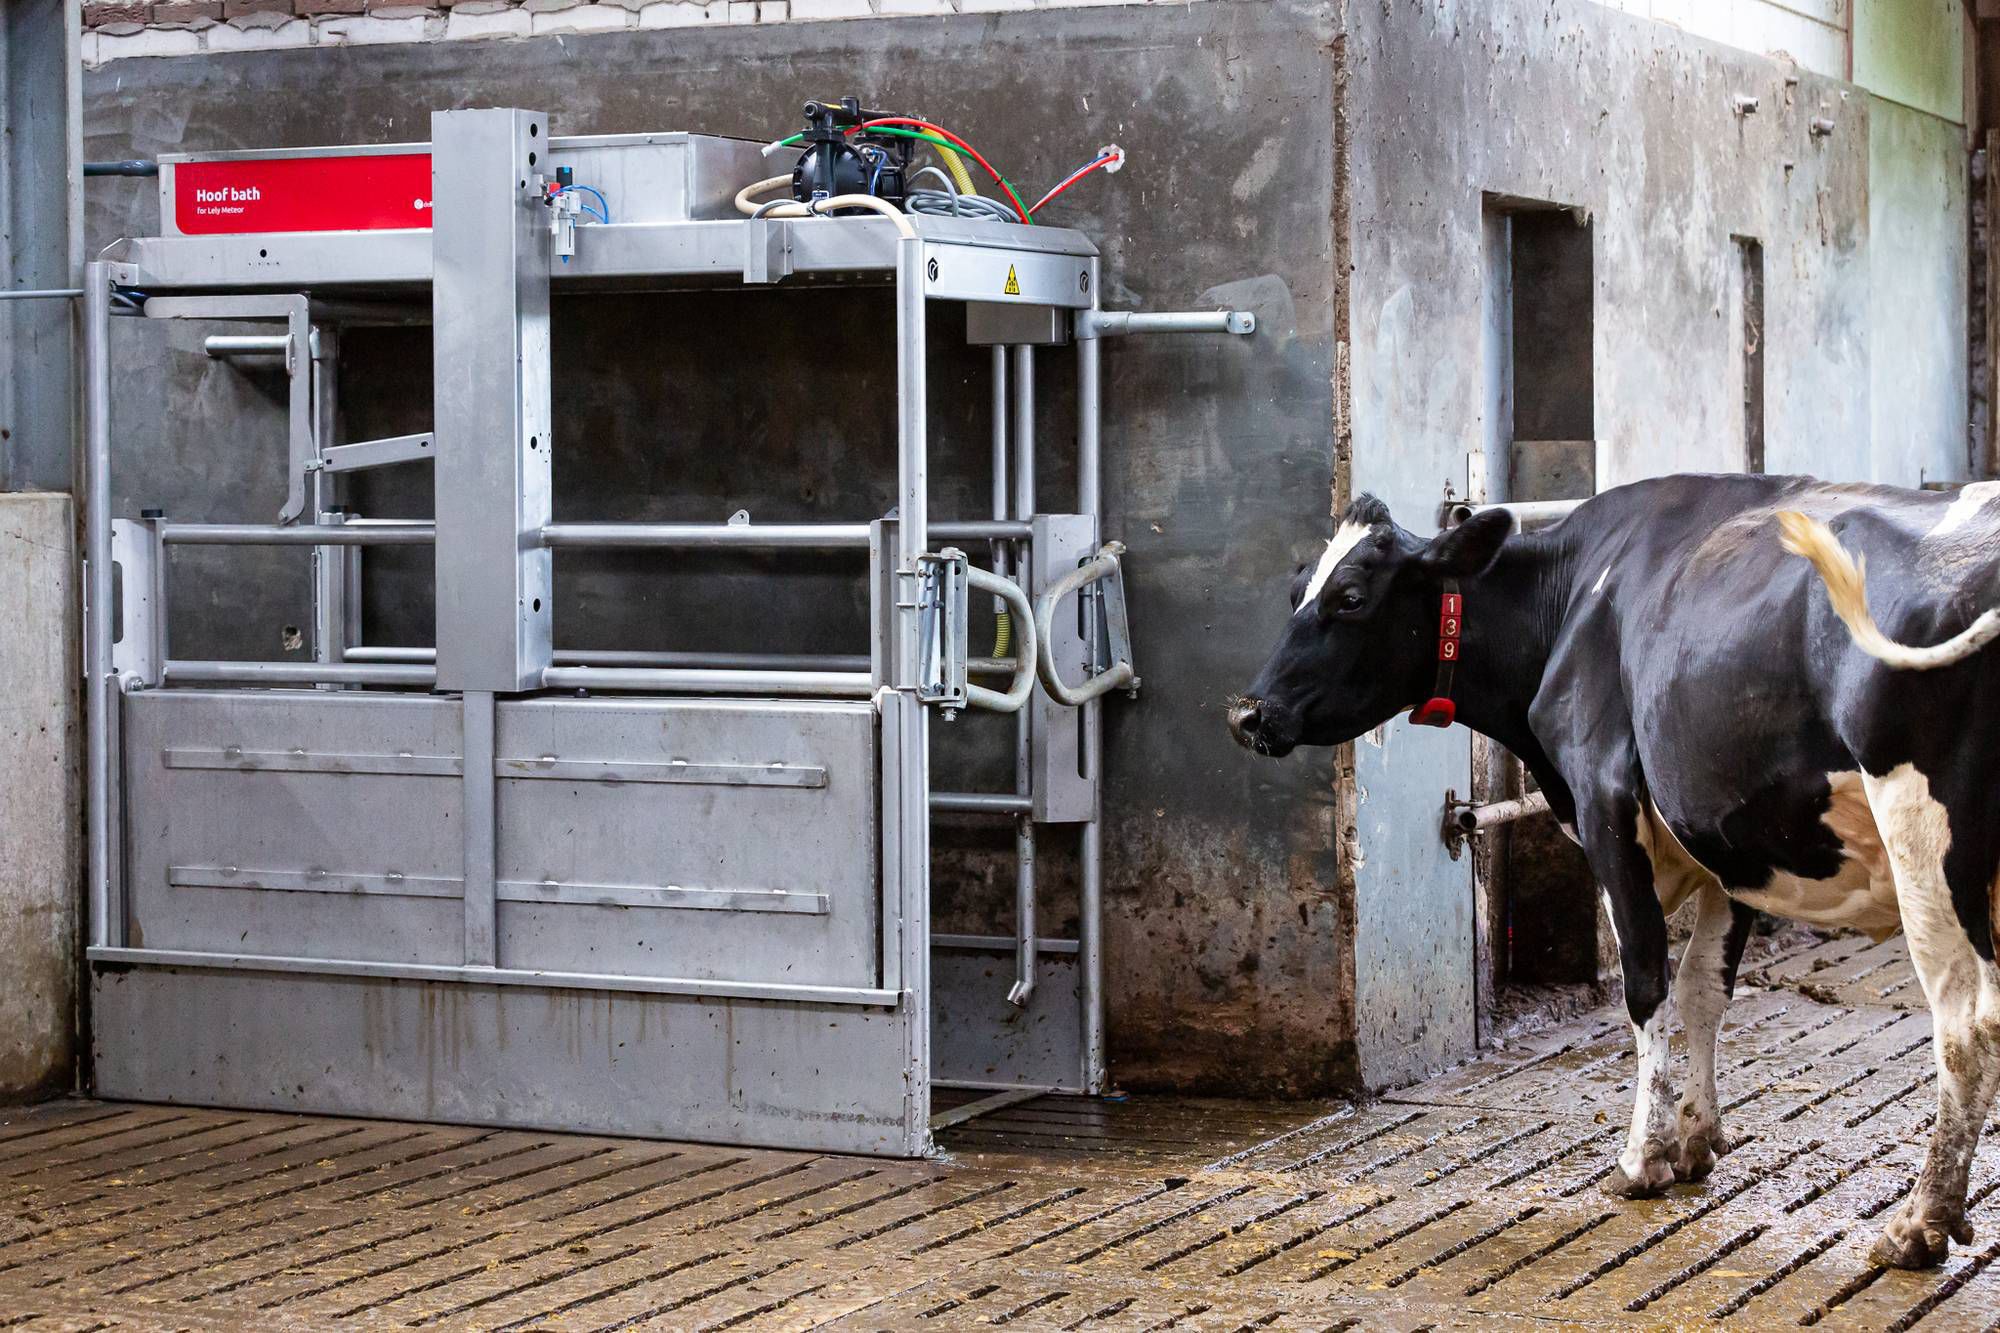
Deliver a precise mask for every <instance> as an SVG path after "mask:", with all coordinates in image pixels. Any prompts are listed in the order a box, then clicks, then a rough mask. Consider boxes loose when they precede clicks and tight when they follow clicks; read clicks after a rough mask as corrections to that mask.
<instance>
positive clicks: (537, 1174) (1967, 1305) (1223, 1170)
mask: <svg viewBox="0 0 2000 1333" xmlns="http://www.w3.org/2000/svg"><path fill="white" fill-rule="evenodd" d="M1908 977H1909V971H1908V965H1907V963H1906V962H1904V961H1903V960H1902V957H1901V954H1900V951H1899V947H1898V946H1896V945H1894V944H1891V945H1886V946H1879V947H1870V946H1868V945H1867V944H1866V942H1865V941H1835V942H1832V943H1829V944H1824V945H1821V946H1818V947H1815V948H1813V949H1810V950H1807V951H1804V952H1800V953H1797V954H1795V955H1793V956H1790V957H1785V958H1780V959H1777V960H1775V961H1772V962H1768V963H1765V964H1763V965H1761V966H1760V967H1758V968H1757V969H1756V970H1755V971H1753V972H1752V974H1751V976H1750V982H1751V983H1752V984H1751V985H1750V986H1748V987H1747V988H1746V990H1745V991H1744V992H1743V993H1741V994H1739V997H1738V1001H1737V1003H1736V1005H1735V1006H1734V1007H1733V1009H1732V1013H1731V1019H1730V1028H1729V1030H1728V1031H1727V1034H1726V1045H1725V1052H1724V1057H1723V1062H1722V1067H1723V1095H1724V1099H1725V1101H1726V1102H1727V1103H1728V1105H1729V1107H1730V1112H1729V1114H1730V1116H1731V1125H1732V1128H1733V1129H1734V1130H1735V1131H1737V1132H1738V1133H1741V1134H1746V1135H1749V1136H1750V1140H1749V1142H1747V1143H1746V1144H1745V1145H1744V1146H1743V1147H1741V1148H1740V1149H1739V1150H1738V1151H1737V1152H1735V1153H1733V1154H1731V1155H1730V1156H1729V1157H1727V1158H1725V1159H1724V1161H1723V1162H1722V1164H1721V1165H1720V1166H1719V1167H1718V1168H1717V1171H1716V1173H1715V1175H1714V1176H1713V1177H1712V1178H1711V1180H1710V1181H1709V1182H1708V1183H1707V1184H1705V1185H1703V1186H1699V1187H1683V1188H1680V1189H1677V1190H1676V1191H1675V1192H1674V1194H1673V1195H1672V1197H1670V1198H1667V1199H1663V1200H1659V1201H1656V1202H1651V1203H1641V1204H1623V1203H1616V1202H1613V1201H1611V1200H1609V1199H1606V1198H1604V1197H1603V1196H1602V1195H1601V1194H1600V1193H1599V1192H1598V1190H1597V1183H1598V1181H1599V1180H1600V1178H1601V1177H1602V1175H1603V1173H1604V1171H1605V1168H1606V1166H1607V1164H1608V1162H1609V1160H1610V1154H1611V1152H1612V1151H1613V1149H1614V1146H1615V1143H1616V1141H1617V1139H1618V1137H1619V1132H1620V1126H1621V1124H1622V1122H1623V1121H1624V1119H1625V1116H1626V1114H1627V1100H1626V1099H1627V1097H1628V1096H1629V1094H1630V1087H1629V1084H1630V1080H1631V1077H1632V1072H1633V1062H1632V1059H1631V1056H1630V1052H1629V1048H1628V1042H1627V1039H1626V1035H1625V1030H1624V1024H1623V1021H1622V1019H1621V1018H1620V1017H1619V1015H1618V1014H1617V1013H1615V1012H1612V1011H1603V1012H1599V1013H1596V1014H1592V1015H1589V1016H1587V1017H1586V1018H1584V1019H1582V1020H1579V1021H1577V1022H1574V1023H1571V1024H1568V1025H1566V1026H1563V1027H1560V1028H1556V1029H1552V1030H1550V1031H1548V1032H1545V1033H1543V1034H1541V1035H1539V1036H1536V1037H1534V1038H1532V1039H1529V1040H1526V1041H1523V1042H1520V1043H1518V1044H1516V1045H1514V1046H1513V1047H1512V1048H1511V1049H1508V1050H1506V1051H1504V1052H1500V1053H1497V1054H1495V1055H1493V1056H1491V1057H1489V1058H1487V1059H1484V1060H1482V1061H1480V1062H1478V1063H1476V1064H1473V1065H1469V1066H1467V1067H1466V1068H1464V1069H1461V1070H1459V1071H1456V1072H1454V1073H1452V1074H1450V1075H1448V1076H1446V1077H1444V1078H1440V1079H1438V1080H1436V1081H1434V1082H1432V1083H1430V1084H1427V1085H1425V1086H1423V1087H1420V1088H1416V1089H1413V1090H1411V1091H1409V1092H1407V1093H1405V1094H1402V1095H1399V1096H1397V1097H1395V1098H1392V1099H1387V1100H1384V1101H1381V1102H1377V1103H1374V1104H1371V1105H1367V1106H1363V1107H1334V1106H1325V1105H1321V1106H1297V1105H1284V1106H1274V1105H1262V1104H1246V1103H1229V1102H1212V1101H1198V1100H1164V1099H1134V1100H1131V1101H1128V1102H1122V1103H1095V1102H1078V1101H1066V1100H1056V1099H1048V1100H1043V1101H1037V1102H1031V1103H1028V1104H1025V1105H1022V1106H1018V1107H1015V1108H1012V1109H1009V1110H1007V1111H1005V1112H1003V1113H1001V1114H997V1115H994V1116H992V1117H989V1118H985V1119H980V1120H975V1121H973V1122H970V1123H968V1124H966V1125H964V1126H962V1127H960V1128H958V1129H956V1130H954V1131H952V1132H951V1133H950V1135H949V1136H948V1138H947V1143H948V1146H949V1148H950V1151H951V1155H950V1157H949V1158H948V1159H947V1160H944V1161H938V1162H929V1163H899V1162H886V1161H873V1160H865V1159H855V1158H836V1157H825V1156H812V1155H807V1154H799V1153H781V1152H761V1151H749V1150H739V1149H728V1148H715V1147H702V1146H694V1145H685V1144H669V1143H645V1142H635V1141H630V1140H618V1139H597V1138H580V1137H565V1136H562V1135H553V1134H529V1133H515V1132H489V1131H481V1130H472V1129H461V1128H445V1127H437V1126H428V1125H413V1124H394V1123H384V1122H369V1121H354V1120H330V1119H314V1118H306V1117H299V1116H287V1115H260V1114H250V1113H242V1112H230V1111H197V1110H189V1109H183V1108H174V1107H155V1106H135V1105H106V1104H96V1103H77V1102H72V1103H65V1104H60V1105H55V1106H50V1107H44V1108H40V1109H37V1110H34V1111H31V1112H21V1113H16V1114H14V1115H13V1116H11V1117H10V1118H8V1119H7V1121H6V1123H5V1124H4V1125H0V1200H3V1201H4V1202H0V1327H7V1328H14V1327H25V1328H27V1329H29V1330H33V1331H35V1333H39V1331H40V1330H44V1329H70V1330H81V1329H93V1330H95V1329H111V1328H130V1329H170V1328H190V1329H195V1328H257V1329H266V1328H287V1327H298V1328H324V1327H329V1326H339V1325H349V1326H355V1327H392V1326H394V1327H437V1328H441V1329H451V1328H479V1329H489V1328H551V1329H554V1328H561V1329H578V1330H583V1329H613V1328H632V1327H653V1328H669V1329H703V1330H709V1329H728V1328H740V1329H764V1328H770V1329H780V1328H784V1329H799V1328H827V1329H840V1330H874V1329H937V1330H945V1329H955V1328H964V1327H973V1326H985V1325H1001V1324H1005V1325H1011V1326H1013V1327H1016V1328H1020V1329H1024V1330H1031V1329H1032V1330H1039V1329H1091V1330H1100V1329H1102V1330H1113V1329H1164V1328H1170V1327H1172V1328H1186V1329H1219V1330H1221V1329H1227V1330H1233V1329H1265V1328H1269V1329H1408V1330H1414V1329H1425V1328H1430V1329H1445V1328H1458V1327H1466V1326H1473V1325H1478V1326H1482V1327H1485V1326H1498V1327H1509V1326H1511V1327H1520V1326H1526V1325H1531V1324H1532V1325H1536V1326H1544V1327H1547V1326H1554V1327H1563V1326H1577V1325H1582V1324H1586V1323H1588V1324H1595V1325H1603V1324H1624V1325H1631V1326H1647V1327H1656V1326H1661V1325H1676V1324H1681V1325H1685V1324H1695V1323H1701V1322H1706V1321H1727V1322H1729V1323H1732V1324H1735V1325H1737V1326H1741V1327H1745V1328H1765V1327H1797V1326H1802V1325H1803V1326H1812V1325H1820V1326H1824V1327H1827V1328H1870V1329H1904V1328H1909V1327H1912V1326H1913V1325H1921V1326H1922V1327H1923V1328H1926V1329H1929V1328H1937V1329H1980V1330H1986V1329H1994V1328H2000V1263H1996V1262H1995V1261H1996V1260H2000V1200H1994V1199H1991V1198H1990V1196H1991V1195H1993V1194H1994V1193H1995V1191H1996V1188H2000V1148H1989V1149H1988V1150H1987V1151H1986V1152H1984V1153H1982V1156H1981V1163H1980V1166H1979V1168H1978V1170H1977V1171H1976V1172H1975V1175H1974V1190H1975V1195H1976V1197H1977V1199H1978V1201H1979V1202H1978V1204H1977V1206H1976V1207H1975V1209H1974V1220H1975V1223H1976V1225H1978V1227H1979V1229H1980V1231H1981V1236H1980V1239H1979V1240H1978V1241H1976V1242H1975V1243H1974V1245H1972V1246H1971V1247H1969V1248H1967V1249H1965V1250H1962V1251H1960V1252H1958V1253H1956V1254H1954V1256H1953V1258H1952V1259H1951V1261H1950V1263H1949V1264H1948V1265H1947V1266H1946V1267H1945V1268H1943V1269H1942V1270H1939V1271H1937V1272H1933V1273H1927V1274H1911V1273H1883V1272H1879V1271H1877V1270H1875V1269H1873V1268H1871V1267H1870V1266H1869V1265H1868V1263H1867V1261H1866V1252H1867V1247H1868V1245H1869V1243H1870V1240H1871V1238H1872V1236H1873V1233H1874V1231H1875V1230H1876V1228H1877V1227H1878V1226H1879V1225H1880V1223H1881V1221H1882V1219H1883V1217H1884V1215H1885V1214H1886V1213H1887V1212H1888V1210H1890V1209H1891V1208H1893V1207H1894V1206H1895V1205H1896V1204H1897V1203H1898V1202H1899V1201H1900V1200H1901V1199H1902V1198H1903V1197H1904V1195H1905V1193H1906V1192H1907V1191H1908V1189H1909V1188H1910V1185H1911V1183H1912V1178H1913V1177H1914V1174H1915V1171H1916V1168H1917V1165H1918V1163H1919V1161H1920V1160H1921V1154H1922V1145H1923V1139H1924V1132H1925V1127H1926V1121H1927V1118H1928V1115H1929V1110H1930V1105H1931V1097H1932V1091H1933V1080H1932V1075H1931V1066H1930V1059H1929V1052H1928V1049H1927V1044H1926V1041H1927V1031H1928V1029H1927V1020H1926V1018H1925V1016H1924V1014H1923V1012H1922V1011H1921V1009H1920V1008H1917V1007H1915V1006H1916V1003H1917V1001H1916V993H1915V987H1914V985H1913V984H1911V983H1910V982H1909V981H1908Z"/></svg>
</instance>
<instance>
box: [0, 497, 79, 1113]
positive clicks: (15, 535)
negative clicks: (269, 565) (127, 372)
mask: <svg viewBox="0 0 2000 1333" xmlns="http://www.w3.org/2000/svg"><path fill="white" fill-rule="evenodd" d="M72 523H73V514H72V510H71V508H70V502H69V497H68V496H66V495H50V494H42V493H22V494H12V495H0V608H5V615H6V619H7V628H6V631H5V632H4V633H0V959H4V960H5V965H4V968H0V1100H4V1101H12V1100H19V1099H23V1098H29V1097H34V1096H38V1095H43V1094H47V1093H52V1092H57V1091H60V1090H62V1089H65V1088H67V1087H69V1086H70V1082H71V1078H72V1074H73V1070H72V1063H73V1059H74V1051H75V1032H76V959H77V947H78V945H77V921H78V917H79V913H78V911H77V890H78V885H79V883H80V882H81V874H80V870H79V866H80V857H81V855H82V822H81V819H80V818H79V813H78V812H79V811H80V809H81V800H82V795H83V790H82V782H81V781H80V778H79V767H78V765H79V763H80V756H81V754H82V752H83V751H82V730H83V718H82V715H81V713H80V712H79V711H78V700H77V680H78V678H79V675H80V672H81V666H80V661H79V658H78V656H77V637H76V602H77V591H78V590H77V585H76V577H75V548H74V546H73V545H72V542H71V532H72V530H73V529H72Z"/></svg>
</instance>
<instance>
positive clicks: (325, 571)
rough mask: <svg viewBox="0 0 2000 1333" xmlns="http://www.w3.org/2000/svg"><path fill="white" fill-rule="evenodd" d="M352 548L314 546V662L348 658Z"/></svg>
mask: <svg viewBox="0 0 2000 1333" xmlns="http://www.w3.org/2000/svg"><path fill="white" fill-rule="evenodd" d="M322 480H323V479H322ZM323 490H324V488H322V494H321V495H319V496H316V497H315V498H314V501H313V503H315V504H324V503H325V502H326V501H325V496H324V493H323ZM315 517H316V518H317V519H318V522H319V525H320V526H321V527H336V526H338V525H340V524H342V523H345V522H347V515H346V514H345V513H343V512H341V511H340V510H337V509H322V510H320V511H319V512H318V514H317V515H316V516H315ZM355 549H358V548H355V547H343V546H315V547H313V555H312V574H313V661H315V662H325V663H333V662H339V661H342V660H344V659H345V657H346V655H347V628H346V625H347V571H348V559H347V553H348V551H350V550H355ZM320 688H321V689H323V690H326V689H338V688H339V687H338V686H335V685H322V686H320Z"/></svg>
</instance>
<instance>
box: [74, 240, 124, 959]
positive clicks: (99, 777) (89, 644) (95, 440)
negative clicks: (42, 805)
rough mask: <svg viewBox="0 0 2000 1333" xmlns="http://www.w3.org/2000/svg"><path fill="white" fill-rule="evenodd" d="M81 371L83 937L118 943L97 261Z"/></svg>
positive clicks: (102, 302)
mask: <svg viewBox="0 0 2000 1333" xmlns="http://www.w3.org/2000/svg"><path fill="white" fill-rule="evenodd" d="M83 371H84V391H83V392H84V397H83V428H84V542H85V558H86V559H87V560H88V561H89V565H90V569H89V581H88V583H87V584H86V585H85V589H84V602H85V606H86V608H87V609H88V612H89V615H88V618H87V619H86V621H85V625H84V676H85V688H84V704H85V706H86V708H87V709H88V713H87V718H86V722H85V743H86V745H87V747H88V750H89V753H88V755H87V756H86V767H85V771H86V781H87V783H88V785H89V791H88V793H87V794H86V800H87V801H88V803H89V810H90V815H89V823H88V825H87V839H88V843H89V857H90V940H91V943H92V944H97V945H115V944H119V943H122V942H123V939H122V936H123V931H122V930H117V929H114V928H113V924H112V912H113V909H114V907H115V906H116V892H115V886H114V877H115V873H116V872H115V871H114V869H113V866H112V864H111V828H112V822H113V819H114V817H115V815H114V811H115V808H116V807H115V806H114V804H113V802H114V801H115V799H116V797H115V795H114V793H113V792H112V789H111V721H110V710H111V709H112V708H115V707H116V706H117V703H118V695H117V686H116V684H115V683H114V678H113V676H112V671H111V597H112V592H111V275H110V272H109V271H108V270H107V269H106V267H105V265H104V264H103V263H101V262H92V263H89V264H85V265H84V266H83Z"/></svg>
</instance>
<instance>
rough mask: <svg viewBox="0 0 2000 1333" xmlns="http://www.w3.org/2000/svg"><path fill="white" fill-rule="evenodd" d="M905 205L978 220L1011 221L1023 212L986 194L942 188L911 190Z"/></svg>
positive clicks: (925, 212) (926, 212)
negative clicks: (951, 192) (958, 192)
mask: <svg viewBox="0 0 2000 1333" xmlns="http://www.w3.org/2000/svg"><path fill="white" fill-rule="evenodd" d="M903 207H904V208H906V209H908V210H909V211H910V212H912V213H921V214H923V215H925V216H927V217H947V218H952V217H956V218H966V219H969V220H972V221H978V222H1012V223H1016V224H1018V223H1019V222H1020V221H1021V218H1020V215H1019V214H1018V213H1016V212H1015V211H1014V210H1013V209H1011V208H1009V207H1007V205H1005V204H1003V203H1001V202H1000V201H999V200H998V199H992V198H989V197H987V196H986V195H983V194H946V193H945V192H944V191H943V190H911V191H910V192H909V193H908V194H906V195H904V196H903Z"/></svg>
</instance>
